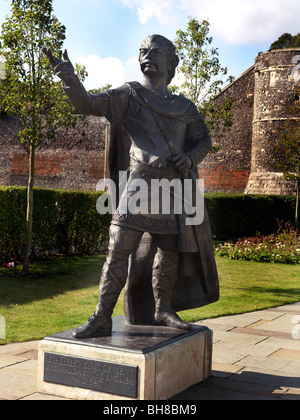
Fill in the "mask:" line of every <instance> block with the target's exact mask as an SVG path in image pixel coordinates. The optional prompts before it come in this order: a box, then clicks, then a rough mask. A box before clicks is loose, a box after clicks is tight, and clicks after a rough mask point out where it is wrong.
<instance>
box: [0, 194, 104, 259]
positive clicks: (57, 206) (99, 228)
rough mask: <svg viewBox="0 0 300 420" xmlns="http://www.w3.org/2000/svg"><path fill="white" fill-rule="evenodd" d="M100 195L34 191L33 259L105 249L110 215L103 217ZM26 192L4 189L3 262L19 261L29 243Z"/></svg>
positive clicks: (0, 207) (0, 209)
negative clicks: (99, 200)
mask: <svg viewBox="0 0 300 420" xmlns="http://www.w3.org/2000/svg"><path fill="white" fill-rule="evenodd" d="M98 196H99V193H96V192H85V191H64V190H50V189H39V188H35V189H34V200H35V207H34V212H33V236H32V247H31V257H34V256H35V255H36V254H51V253H53V252H58V253H60V254H63V255H68V254H70V253H84V254H88V253H90V252H92V251H98V250H100V249H101V246H102V245H103V242H104V241H105V240H106V238H107V235H108V228H109V224H110V221H111V216H110V215H101V216H100V215H99V214H98V213H97V210H96V202H97V198H98ZM25 213H26V189H25V188H22V187H2V188H0V226H1V235H0V261H9V260H11V259H16V260H19V259H20V258H21V256H22V251H23V246H24V241H25V226H24V218H25Z"/></svg>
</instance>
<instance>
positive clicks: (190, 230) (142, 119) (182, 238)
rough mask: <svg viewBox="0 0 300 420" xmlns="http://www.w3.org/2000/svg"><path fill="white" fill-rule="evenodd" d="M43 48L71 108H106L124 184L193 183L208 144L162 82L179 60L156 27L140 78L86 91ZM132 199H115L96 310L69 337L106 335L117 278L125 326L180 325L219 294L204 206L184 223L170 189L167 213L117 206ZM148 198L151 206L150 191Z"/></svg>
mask: <svg viewBox="0 0 300 420" xmlns="http://www.w3.org/2000/svg"><path fill="white" fill-rule="evenodd" d="M44 52H45V54H46V55H47V56H48V58H49V61H50V63H51V64H52V65H53V67H54V69H55V72H56V74H57V76H59V77H60V78H61V79H62V81H63V88H64V90H65V92H66V94H67V95H68V97H69V98H70V100H71V102H72V103H73V105H74V106H75V107H76V108H77V110H78V111H79V112H80V113H84V114H91V115H96V116H105V117H106V118H107V120H108V121H109V122H110V123H111V138H110V143H109V150H108V160H109V167H110V176H111V178H112V179H116V178H117V173H118V171H120V170H125V171H127V172H128V183H130V182H132V181H134V180H136V179H143V180H144V181H145V182H146V184H147V185H149V186H150V184H151V182H152V181H153V180H159V181H161V180H163V179H167V180H169V181H172V180H177V179H178V180H180V181H181V182H182V185H184V184H183V181H184V180H187V179H190V180H192V181H193V182H194V184H196V179H197V165H198V164H199V163H200V162H201V161H202V160H203V159H204V157H205V156H206V154H207V153H208V151H209V150H210V147H211V140H210V136H209V132H208V129H207V127H206V125H205V123H204V121H203V118H202V117H201V115H200V114H199V111H198V109H197V108H196V106H195V105H194V104H193V103H192V102H191V101H189V100H188V99H186V98H185V97H184V96H182V95H179V96H177V95H173V94H172V93H171V92H170V91H169V90H168V88H167V86H168V85H169V84H170V82H171V80H172V78H173V77H174V75H175V70H176V67H177V65H178V63H179V58H178V56H177V55H176V50H175V46H174V45H173V43H172V42H171V41H169V40H168V39H166V38H165V37H163V36H160V35H152V36H149V37H147V38H146V39H145V40H144V41H143V43H142V45H141V48H140V55H139V61H140V66H141V71H142V73H143V77H142V80H141V82H140V83H138V82H131V83H126V84H124V85H123V86H121V87H120V88H117V89H111V90H108V91H105V92H102V93H99V94H94V95H92V94H89V93H87V92H86V90H85V88H84V87H83V85H82V84H81V82H80V81H79V79H78V78H77V76H76V75H75V74H74V68H73V66H72V64H71V62H70V60H69V58H68V54H67V52H66V51H65V52H64V54H63V58H64V60H63V61H61V60H59V59H57V58H55V57H54V56H53V55H52V53H51V51H50V50H46V49H45V50H44ZM149 191H150V189H149ZM130 198H132V191H130V190H128V189H125V192H123V193H122V194H121V196H120V197H119V206H118V208H117V210H116V212H115V213H114V215H113V218H112V223H111V227H110V240H109V248H108V255H107V259H106V263H105V265H104V267H103V271H102V276H101V280H100V286H99V302H98V305H97V307H96V311H95V313H94V314H93V315H92V316H91V317H90V318H89V319H88V321H87V322H86V323H85V324H84V325H82V326H81V327H79V328H77V329H76V330H75V333H74V336H75V337H76V338H87V337H92V336H99V335H109V334H111V330H112V320H111V315H112V312H113V309H114V306H115V304H116V302H117V300H118V297H119V295H120V293H121V291H122V289H123V287H124V286H125V284H126V287H125V302H124V307H125V315H126V318H127V321H128V322H129V323H132V324H149V323H155V324H158V325H164V326H168V327H173V328H178V329H183V330H188V329H190V325H189V324H187V323H186V322H184V321H182V320H181V319H180V318H179V316H178V315H177V314H176V312H177V311H179V310H184V309H190V308H194V307H200V306H204V305H206V304H209V303H212V302H214V301H216V300H218V298H219V288H218V276H217V270H216V266H215V260H214V254H213V244H212V235H211V229H210V225H209V221H208V217H207V213H206V211H205V213H204V220H203V221H201V223H198V224H194V225H193V224H192V225H187V223H186V215H185V214H177V213H176V212H175V211H174V206H175V203H176V199H177V198H176V194H174V193H173V194H171V197H170V201H171V206H170V211H169V212H168V213H167V214H165V212H163V211H162V210H161V206H159V211H158V212H156V213H155V214H153V213H151V212H142V211H141V212H140V213H138V214H132V213H131V212H124V211H121V208H123V207H124V203H125V205H126V204H128V201H129V200H130ZM148 200H149V205H150V201H151V194H150V193H149V195H148ZM121 204H122V206H121ZM183 213H184V212H183Z"/></svg>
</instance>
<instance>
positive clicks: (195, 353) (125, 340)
mask: <svg viewBox="0 0 300 420" xmlns="http://www.w3.org/2000/svg"><path fill="white" fill-rule="evenodd" d="M72 331H73V330H69V331H65V332H61V333H58V334H55V335H53V336H50V337H46V338H45V339H44V340H43V341H41V342H40V345H39V368H38V390H39V392H44V393H47V394H53V395H58V396H64V397H66V398H72V399H86V400H166V399H168V398H171V397H173V396H174V395H176V394H178V393H180V392H182V391H184V390H185V389H187V388H189V387H190V386H192V385H195V384H196V383H199V382H201V381H203V380H204V379H206V378H208V377H209V376H210V375H211V361H212V331H211V330H209V329H208V328H207V327H201V326H198V325H197V326H196V325H194V326H193V329H192V330H191V331H188V332H184V331H182V330H177V329H173V328H166V327H160V326H136V325H127V324H126V321H125V318H124V317H116V318H114V320H113V333H112V335H111V336H110V337H101V338H100V337H98V338H93V339H84V340H78V339H74V338H73V337H72Z"/></svg>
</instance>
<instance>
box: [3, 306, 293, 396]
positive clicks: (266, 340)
mask: <svg viewBox="0 0 300 420" xmlns="http://www.w3.org/2000/svg"><path fill="white" fill-rule="evenodd" d="M297 323H298V324H299V325H298V324H297ZM201 324H203V325H206V326H208V327H209V328H211V329H212V330H213V332H214V350H213V375H212V377H211V378H209V379H207V380H205V381H204V382H202V383H200V384H198V385H195V386H193V387H191V388H190V389H188V390H187V391H185V392H183V393H181V394H179V395H177V396H176V397H174V398H173V400H176V401H180V400H194V401H195V400H266V399H269V400H278V399H279V400H287V399H288V400H294V399H295V400H300V302H299V303H296V304H293V305H286V306H281V307H279V308H273V309H267V310H263V311H258V312H252V313H249V314H244V315H235V316H227V317H221V318H216V319H212V320H206V321H201ZM37 348H38V342H30V343H21V344H8V345H5V346H0V399H2V400H63V398H59V397H55V396H51V395H46V394H40V393H38V392H37V387H36V383H37Z"/></svg>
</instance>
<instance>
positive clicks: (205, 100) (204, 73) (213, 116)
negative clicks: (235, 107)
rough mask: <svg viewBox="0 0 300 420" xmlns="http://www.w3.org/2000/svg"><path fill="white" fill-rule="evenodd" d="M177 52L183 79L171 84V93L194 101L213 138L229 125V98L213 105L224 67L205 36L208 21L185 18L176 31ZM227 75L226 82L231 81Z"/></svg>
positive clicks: (220, 85)
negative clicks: (178, 83) (211, 130)
mask: <svg viewBox="0 0 300 420" xmlns="http://www.w3.org/2000/svg"><path fill="white" fill-rule="evenodd" d="M176 35H177V38H176V39H175V41H174V43H175V45H176V49H177V54H178V55H179V58H180V60H181V64H180V65H179V67H178V70H179V73H180V75H182V77H183V82H182V84H181V86H180V87H177V86H173V87H171V90H172V91H173V92H176V91H178V92H180V93H181V94H183V95H184V96H186V97H187V98H189V99H190V100H191V101H192V102H194V103H195V104H196V106H197V107H198V109H199V111H200V113H201V115H202V116H203V118H204V120H205V122H206V124H207V126H208V127H209V128H210V129H213V130H214V137H215V138H216V137H218V135H219V133H220V132H221V131H224V130H225V129H226V128H228V127H230V126H231V125H232V116H231V113H230V109H231V105H232V99H231V98H227V99H226V101H225V103H224V104H223V105H222V106H221V107H219V108H217V107H216V106H215V104H214V103H213V101H212V99H213V98H214V97H215V96H216V95H217V94H218V93H219V92H220V91H221V87H222V86H223V83H224V81H223V77H224V76H226V75H227V72H228V70H227V68H226V67H222V66H221V64H220V61H219V53H218V49H217V48H215V47H213V45H212V42H213V38H212V37H210V36H209V22H208V21H206V20H203V21H202V22H199V21H197V19H195V18H191V17H190V18H189V22H188V26H187V30H186V31H182V30H179V31H177V32H176ZM232 81H233V77H231V76H229V77H228V78H227V80H226V82H232Z"/></svg>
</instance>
